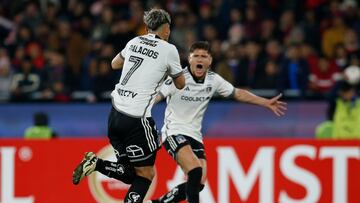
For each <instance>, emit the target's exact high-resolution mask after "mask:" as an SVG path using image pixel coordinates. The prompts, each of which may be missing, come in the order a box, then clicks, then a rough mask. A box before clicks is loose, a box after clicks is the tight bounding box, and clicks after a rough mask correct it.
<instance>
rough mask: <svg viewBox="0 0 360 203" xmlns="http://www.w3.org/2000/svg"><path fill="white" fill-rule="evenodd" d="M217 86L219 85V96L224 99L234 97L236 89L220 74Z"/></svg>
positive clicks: (217, 77) (217, 76) (217, 78)
mask: <svg viewBox="0 0 360 203" xmlns="http://www.w3.org/2000/svg"><path fill="white" fill-rule="evenodd" d="M216 84H217V89H216V93H217V94H219V95H221V96H223V97H233V96H234V93H235V87H234V86H233V85H232V84H231V83H229V82H228V81H226V80H225V79H224V78H222V77H221V76H220V75H218V74H216Z"/></svg>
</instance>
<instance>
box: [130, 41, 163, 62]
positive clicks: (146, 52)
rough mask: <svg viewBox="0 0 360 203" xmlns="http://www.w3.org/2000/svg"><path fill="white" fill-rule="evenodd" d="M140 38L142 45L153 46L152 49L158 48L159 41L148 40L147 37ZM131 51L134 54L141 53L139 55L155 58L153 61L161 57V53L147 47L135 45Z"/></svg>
mask: <svg viewBox="0 0 360 203" xmlns="http://www.w3.org/2000/svg"><path fill="white" fill-rule="evenodd" d="M139 38H140V39H141V42H140V43H141V44H145V45H148V46H152V47H156V46H157V43H158V41H155V40H151V39H147V38H145V37H139ZM129 49H130V50H131V51H132V52H135V53H139V54H142V55H144V56H148V57H150V58H153V59H157V57H158V56H159V52H157V51H154V50H152V49H149V48H146V47H142V46H139V45H135V44H133V45H131V46H130V47H129Z"/></svg>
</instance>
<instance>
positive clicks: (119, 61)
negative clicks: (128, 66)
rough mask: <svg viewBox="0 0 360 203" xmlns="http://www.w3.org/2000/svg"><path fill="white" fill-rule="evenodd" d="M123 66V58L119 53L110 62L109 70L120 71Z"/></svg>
mask: <svg viewBox="0 0 360 203" xmlns="http://www.w3.org/2000/svg"><path fill="white" fill-rule="evenodd" d="M123 65H124V58H123V57H122V56H121V53H119V54H117V55H116V56H115V57H114V58H113V60H112V61H111V68H112V69H114V70H118V69H121V68H122V67H123Z"/></svg>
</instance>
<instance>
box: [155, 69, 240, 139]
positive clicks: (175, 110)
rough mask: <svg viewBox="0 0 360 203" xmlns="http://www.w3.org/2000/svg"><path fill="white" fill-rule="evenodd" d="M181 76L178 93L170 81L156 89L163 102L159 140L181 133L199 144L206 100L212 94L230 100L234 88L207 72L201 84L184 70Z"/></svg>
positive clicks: (207, 101) (217, 76)
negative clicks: (181, 85) (162, 122)
mask: <svg viewBox="0 0 360 203" xmlns="http://www.w3.org/2000/svg"><path fill="white" fill-rule="evenodd" d="M184 76H185V81H186V86H185V87H184V88H183V89H182V90H178V89H176V87H175V85H174V83H173V82H172V80H171V79H170V78H169V79H167V80H166V81H165V83H164V84H163V85H162V87H161V89H160V92H159V94H160V95H161V96H162V97H164V98H166V102H167V107H166V110H165V118H164V126H163V127H162V130H161V131H162V139H163V140H165V139H166V137H167V136H171V135H177V134H183V135H187V136H189V137H192V138H194V139H195V140H197V141H199V142H201V143H202V134H201V123H202V120H203V117H204V113H205V110H206V108H207V106H208V104H209V101H210V99H211V98H212V96H213V95H214V94H219V95H221V96H223V97H231V96H233V94H234V92H235V88H234V86H233V85H232V84H230V83H229V82H228V81H226V80H225V79H223V78H222V77H221V76H220V75H218V74H216V73H214V72H212V71H208V72H207V74H206V77H205V80H204V81H203V83H198V82H196V81H195V80H194V78H193V76H192V75H191V73H190V71H189V70H188V69H187V68H186V69H184Z"/></svg>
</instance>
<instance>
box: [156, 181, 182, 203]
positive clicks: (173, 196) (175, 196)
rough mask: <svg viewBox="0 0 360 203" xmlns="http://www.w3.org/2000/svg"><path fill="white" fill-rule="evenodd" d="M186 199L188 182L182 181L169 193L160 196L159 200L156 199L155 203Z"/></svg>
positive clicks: (170, 202)
mask: <svg viewBox="0 0 360 203" xmlns="http://www.w3.org/2000/svg"><path fill="white" fill-rule="evenodd" d="M185 199H186V183H181V184H180V185H178V186H176V187H174V188H173V189H172V190H170V191H169V192H168V193H166V194H165V195H163V196H162V197H160V198H159V199H158V200H154V201H153V202H154V203H158V202H159V203H163V202H169V203H172V202H180V201H182V200H185Z"/></svg>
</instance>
